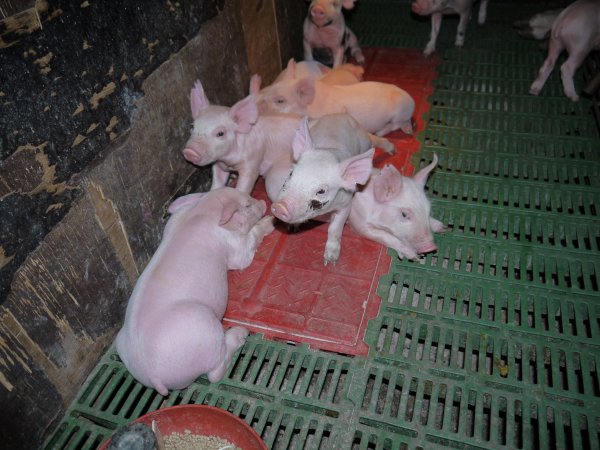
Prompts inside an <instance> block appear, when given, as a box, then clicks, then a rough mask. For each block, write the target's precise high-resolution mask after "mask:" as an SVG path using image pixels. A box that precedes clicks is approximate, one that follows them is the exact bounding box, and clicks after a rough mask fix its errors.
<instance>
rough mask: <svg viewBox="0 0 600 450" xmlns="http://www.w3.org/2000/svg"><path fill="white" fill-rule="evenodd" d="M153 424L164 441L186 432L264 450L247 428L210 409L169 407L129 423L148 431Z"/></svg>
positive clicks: (227, 414) (234, 418)
mask: <svg viewBox="0 0 600 450" xmlns="http://www.w3.org/2000/svg"><path fill="white" fill-rule="evenodd" d="M153 420H154V421H156V426H157V427H158V429H159V430H160V432H161V434H162V435H163V436H164V437H167V436H168V435H170V434H171V433H180V434H183V433H184V432H185V431H186V430H189V431H190V432H191V433H192V434H197V435H201V436H215V437H219V438H221V439H225V440H227V441H228V442H230V443H231V444H234V445H236V446H238V447H239V448H241V449H243V450H267V446H266V445H265V443H264V442H263V441H262V439H261V438H260V436H259V435H258V434H257V433H256V431H254V430H253V429H252V427H251V426H250V425H248V424H247V423H246V422H244V421H243V420H242V419H240V418H239V417H237V416H235V415H233V414H231V413H230V412H227V411H225V410H223V409H220V408H216V407H214V406H208V405H179V406H171V407H169V408H164V409H158V410H156V411H153V412H151V413H148V414H146V415H143V416H142V417H140V418H139V419H136V420H134V421H133V423H143V424H145V425H147V426H149V427H152V421H153ZM108 444H110V440H108V441H106V442H105V443H104V444H103V445H101V446H100V447H99V450H105V449H106V448H107V447H108Z"/></svg>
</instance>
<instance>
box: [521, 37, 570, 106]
mask: <svg viewBox="0 0 600 450" xmlns="http://www.w3.org/2000/svg"><path fill="white" fill-rule="evenodd" d="M563 49H564V47H563V46H562V44H561V43H560V42H559V41H558V40H557V39H553V38H552V37H551V38H550V42H549V47H548V56H547V57H546V60H545V61H544V64H542V67H540V71H539V73H538V77H537V78H536V79H535V81H534V82H533V84H532V85H531V87H530V88H529V93H531V94H533V95H538V94H539V93H540V91H541V90H542V88H543V87H544V84H545V83H546V80H547V79H548V77H549V76H550V73H551V72H552V69H554V65H555V64H556V60H557V59H558V57H559V55H560V53H561V52H562V51H563Z"/></svg>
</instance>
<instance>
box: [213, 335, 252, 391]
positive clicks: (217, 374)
mask: <svg viewBox="0 0 600 450" xmlns="http://www.w3.org/2000/svg"><path fill="white" fill-rule="evenodd" d="M246 337H248V330H246V329H245V328H243V327H233V328H230V329H228V330H227V331H226V332H225V342H224V343H223V345H222V347H221V354H222V359H221V363H220V364H219V365H218V366H217V367H216V368H214V369H213V370H211V371H210V372H209V373H208V374H207V376H208V381H210V382H211V383H215V382H217V381H219V380H220V379H221V378H223V377H224V376H225V372H226V371H227V368H228V367H229V364H230V363H231V358H232V357H233V354H234V353H235V352H236V351H237V349H238V348H240V347H241V346H242V345H244V342H246Z"/></svg>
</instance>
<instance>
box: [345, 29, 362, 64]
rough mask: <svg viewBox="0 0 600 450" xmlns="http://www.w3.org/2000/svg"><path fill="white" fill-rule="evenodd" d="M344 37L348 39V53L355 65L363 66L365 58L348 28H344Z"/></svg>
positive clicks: (354, 36)
mask: <svg viewBox="0 0 600 450" xmlns="http://www.w3.org/2000/svg"><path fill="white" fill-rule="evenodd" d="M346 35H347V39H348V47H349V48H350V53H351V54H352V56H353V57H354V59H355V60H356V62H357V63H359V64H361V65H362V64H364V63H365V57H364V56H363V53H362V50H361V49H360V46H359V45H358V39H357V38H356V35H355V34H354V32H353V31H352V30H350V28H348V27H346Z"/></svg>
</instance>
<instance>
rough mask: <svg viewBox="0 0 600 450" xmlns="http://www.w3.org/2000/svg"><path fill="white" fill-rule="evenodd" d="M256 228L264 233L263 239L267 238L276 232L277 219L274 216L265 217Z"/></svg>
mask: <svg viewBox="0 0 600 450" xmlns="http://www.w3.org/2000/svg"><path fill="white" fill-rule="evenodd" d="M256 226H258V227H259V228H260V230H261V231H262V237H265V236H267V235H269V234H271V233H272V232H273V231H274V230H275V218H274V217H273V216H265V217H263V218H262V219H260V220H259V221H258V224H257V225H256Z"/></svg>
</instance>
